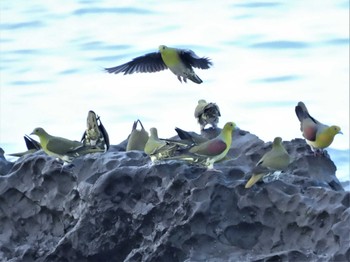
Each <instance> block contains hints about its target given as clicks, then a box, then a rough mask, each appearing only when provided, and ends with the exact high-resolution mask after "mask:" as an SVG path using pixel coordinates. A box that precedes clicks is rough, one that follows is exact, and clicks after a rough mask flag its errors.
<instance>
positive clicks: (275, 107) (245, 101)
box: [0, 0, 349, 181]
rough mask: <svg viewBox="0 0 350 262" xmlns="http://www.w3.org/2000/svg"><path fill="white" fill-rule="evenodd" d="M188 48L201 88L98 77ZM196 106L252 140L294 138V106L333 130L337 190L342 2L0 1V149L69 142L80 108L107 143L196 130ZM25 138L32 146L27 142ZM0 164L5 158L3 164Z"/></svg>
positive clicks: (165, 79) (343, 138)
mask: <svg viewBox="0 0 350 262" xmlns="http://www.w3.org/2000/svg"><path fill="white" fill-rule="evenodd" d="M159 45H168V46H170V47H178V48H188V49H192V50H193V51H195V52H196V54H197V55H198V56H206V57H209V58H210V59H211V60H212V62H213V67H212V68H210V69H209V70H200V69H195V71H196V72H197V74H198V75H199V77H200V78H201V79H202V80H203V83H202V84H201V85H197V84H195V83H192V82H190V81H189V83H187V84H185V83H183V84H181V83H180V82H179V81H178V80H177V78H176V76H175V75H173V74H172V73H171V72H170V71H169V70H166V71H162V72H158V73H152V74H133V75H126V76H125V75H122V74H119V75H114V74H107V73H106V72H104V70H103V69H104V68H105V67H112V66H116V65H119V64H122V63H125V62H128V61H130V60H131V59H132V58H134V57H137V56H140V55H143V54H146V53H149V52H156V51H157V50H158V46H159ZM199 99H206V100H207V101H208V102H215V103H217V104H218V105H219V107H220V110H221V115H222V116H221V118H220V123H219V126H223V125H224V123H225V122H227V121H234V122H235V123H236V124H237V126H238V127H239V128H241V129H244V130H248V131H250V132H251V133H253V134H256V135H257V136H259V137H260V138H261V139H262V140H264V141H266V142H267V141H272V140H273V139H274V137H276V136H281V137H282V138H283V140H292V139H294V138H300V137H302V136H301V132H300V125H299V122H298V119H297V117H296V115H295V112H294V108H295V105H296V104H297V103H298V101H304V102H305V104H306V105H307V106H308V109H309V111H310V113H311V114H312V115H313V116H314V117H315V118H316V119H318V120H319V121H321V122H323V123H326V124H329V125H333V124H336V125H339V126H340V127H341V128H342V131H343V133H344V135H337V136H336V137H335V140H334V142H333V144H332V145H331V147H330V150H329V153H330V155H331V158H332V159H333V161H334V162H335V163H336V165H337V168H338V171H337V176H338V178H339V179H340V180H342V181H346V180H349V2H348V1H345V0H323V1H313V0H306V1H265V2H264V1H247V0H244V1H243V0H242V1H233V0H231V1H222V2H218V1H211V0H203V1H189V0H186V1H111V0H99V1H97V0H81V1H68V0H62V1H43V0H36V1H16V0H14V1H1V2H0V101H1V105H0V117H1V118H0V146H1V147H2V148H3V149H4V150H5V151H6V153H13V152H18V151H24V150H25V149H26V148H25V144H24V141H23V135H25V134H30V132H31V131H32V130H33V129H34V128H35V127H38V126H41V127H43V128H45V129H46V131H47V132H48V133H50V134H52V135H58V136H62V137H66V138H69V139H75V140H80V138H81V135H82V133H83V132H84V130H85V126H86V117H87V113H88V111H89V110H94V111H95V112H96V113H97V114H98V115H99V116H100V117H101V120H102V122H103V124H104V126H105V127H106V129H107V131H108V133H109V136H110V140H111V143H112V144H118V143H120V142H121V141H123V140H125V139H126V138H127V136H128V134H129V133H130V131H131V127H132V123H133V121H135V120H137V119H140V120H141V121H142V123H143V124H144V126H145V127H146V129H149V128H151V127H157V129H158V134H159V136H160V137H170V136H173V135H175V131H174V128H175V127H181V128H182V129H185V130H192V131H197V132H198V131H199V125H198V124H197V123H196V120H195V118H194V109H195V106H196V105H197V101H198V100H199ZM34 138H35V139H37V138H36V137H34ZM7 158H8V159H11V158H9V157H7Z"/></svg>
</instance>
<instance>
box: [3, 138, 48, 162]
mask: <svg viewBox="0 0 350 262" xmlns="http://www.w3.org/2000/svg"><path fill="white" fill-rule="evenodd" d="M23 138H24V142H25V143H26V146H27V151H24V152H19V153H11V154H8V155H9V156H16V157H21V156H24V155H27V154H31V153H34V152H36V151H38V150H40V149H41V146H40V143H39V142H38V141H36V140H34V139H33V138H31V137H29V136H27V135H25V136H24V137H23Z"/></svg>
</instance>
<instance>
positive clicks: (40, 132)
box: [30, 127, 47, 137]
mask: <svg viewBox="0 0 350 262" xmlns="http://www.w3.org/2000/svg"><path fill="white" fill-rule="evenodd" d="M30 134H31V135H37V136H38V137H40V136H43V135H45V134H47V133H46V131H45V130H44V128H42V127H37V128H34V130H33V132H32V133H30Z"/></svg>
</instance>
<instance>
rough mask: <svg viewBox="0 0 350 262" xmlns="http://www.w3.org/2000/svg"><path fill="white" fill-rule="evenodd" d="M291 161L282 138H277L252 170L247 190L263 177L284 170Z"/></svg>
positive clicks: (246, 186)
mask: <svg viewBox="0 0 350 262" xmlns="http://www.w3.org/2000/svg"><path fill="white" fill-rule="evenodd" d="M290 161H291V159H290V156H289V154H288V152H287V150H286V149H285V148H284V146H283V144H282V138H280V137H276V138H275V139H274V140H273V143H272V148H271V150H270V151H268V152H266V153H265V154H264V155H263V156H262V158H261V159H260V160H259V161H258V163H257V164H256V167H255V168H254V169H253V170H252V173H253V175H252V177H251V178H250V179H249V180H248V182H247V183H246V185H245V188H250V187H252V186H253V185H254V184H255V183H256V182H258V181H259V180H260V179H261V178H262V177H263V176H265V175H267V174H269V173H270V172H274V171H277V170H280V171H282V170H284V169H285V168H286V167H287V166H288V165H289V163H290Z"/></svg>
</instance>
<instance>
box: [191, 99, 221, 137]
mask: <svg viewBox="0 0 350 262" xmlns="http://www.w3.org/2000/svg"><path fill="white" fill-rule="evenodd" d="M220 116H221V114H220V110H219V107H218V105H217V104H215V103H208V102H207V101H205V100H204V99H200V100H199V101H198V104H197V106H196V109H195V110H194V117H195V118H196V119H197V121H198V123H199V124H200V128H201V131H202V130H203V129H204V127H205V126H206V125H208V124H210V125H212V127H213V128H216V127H217V125H218V123H219V117H220Z"/></svg>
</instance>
